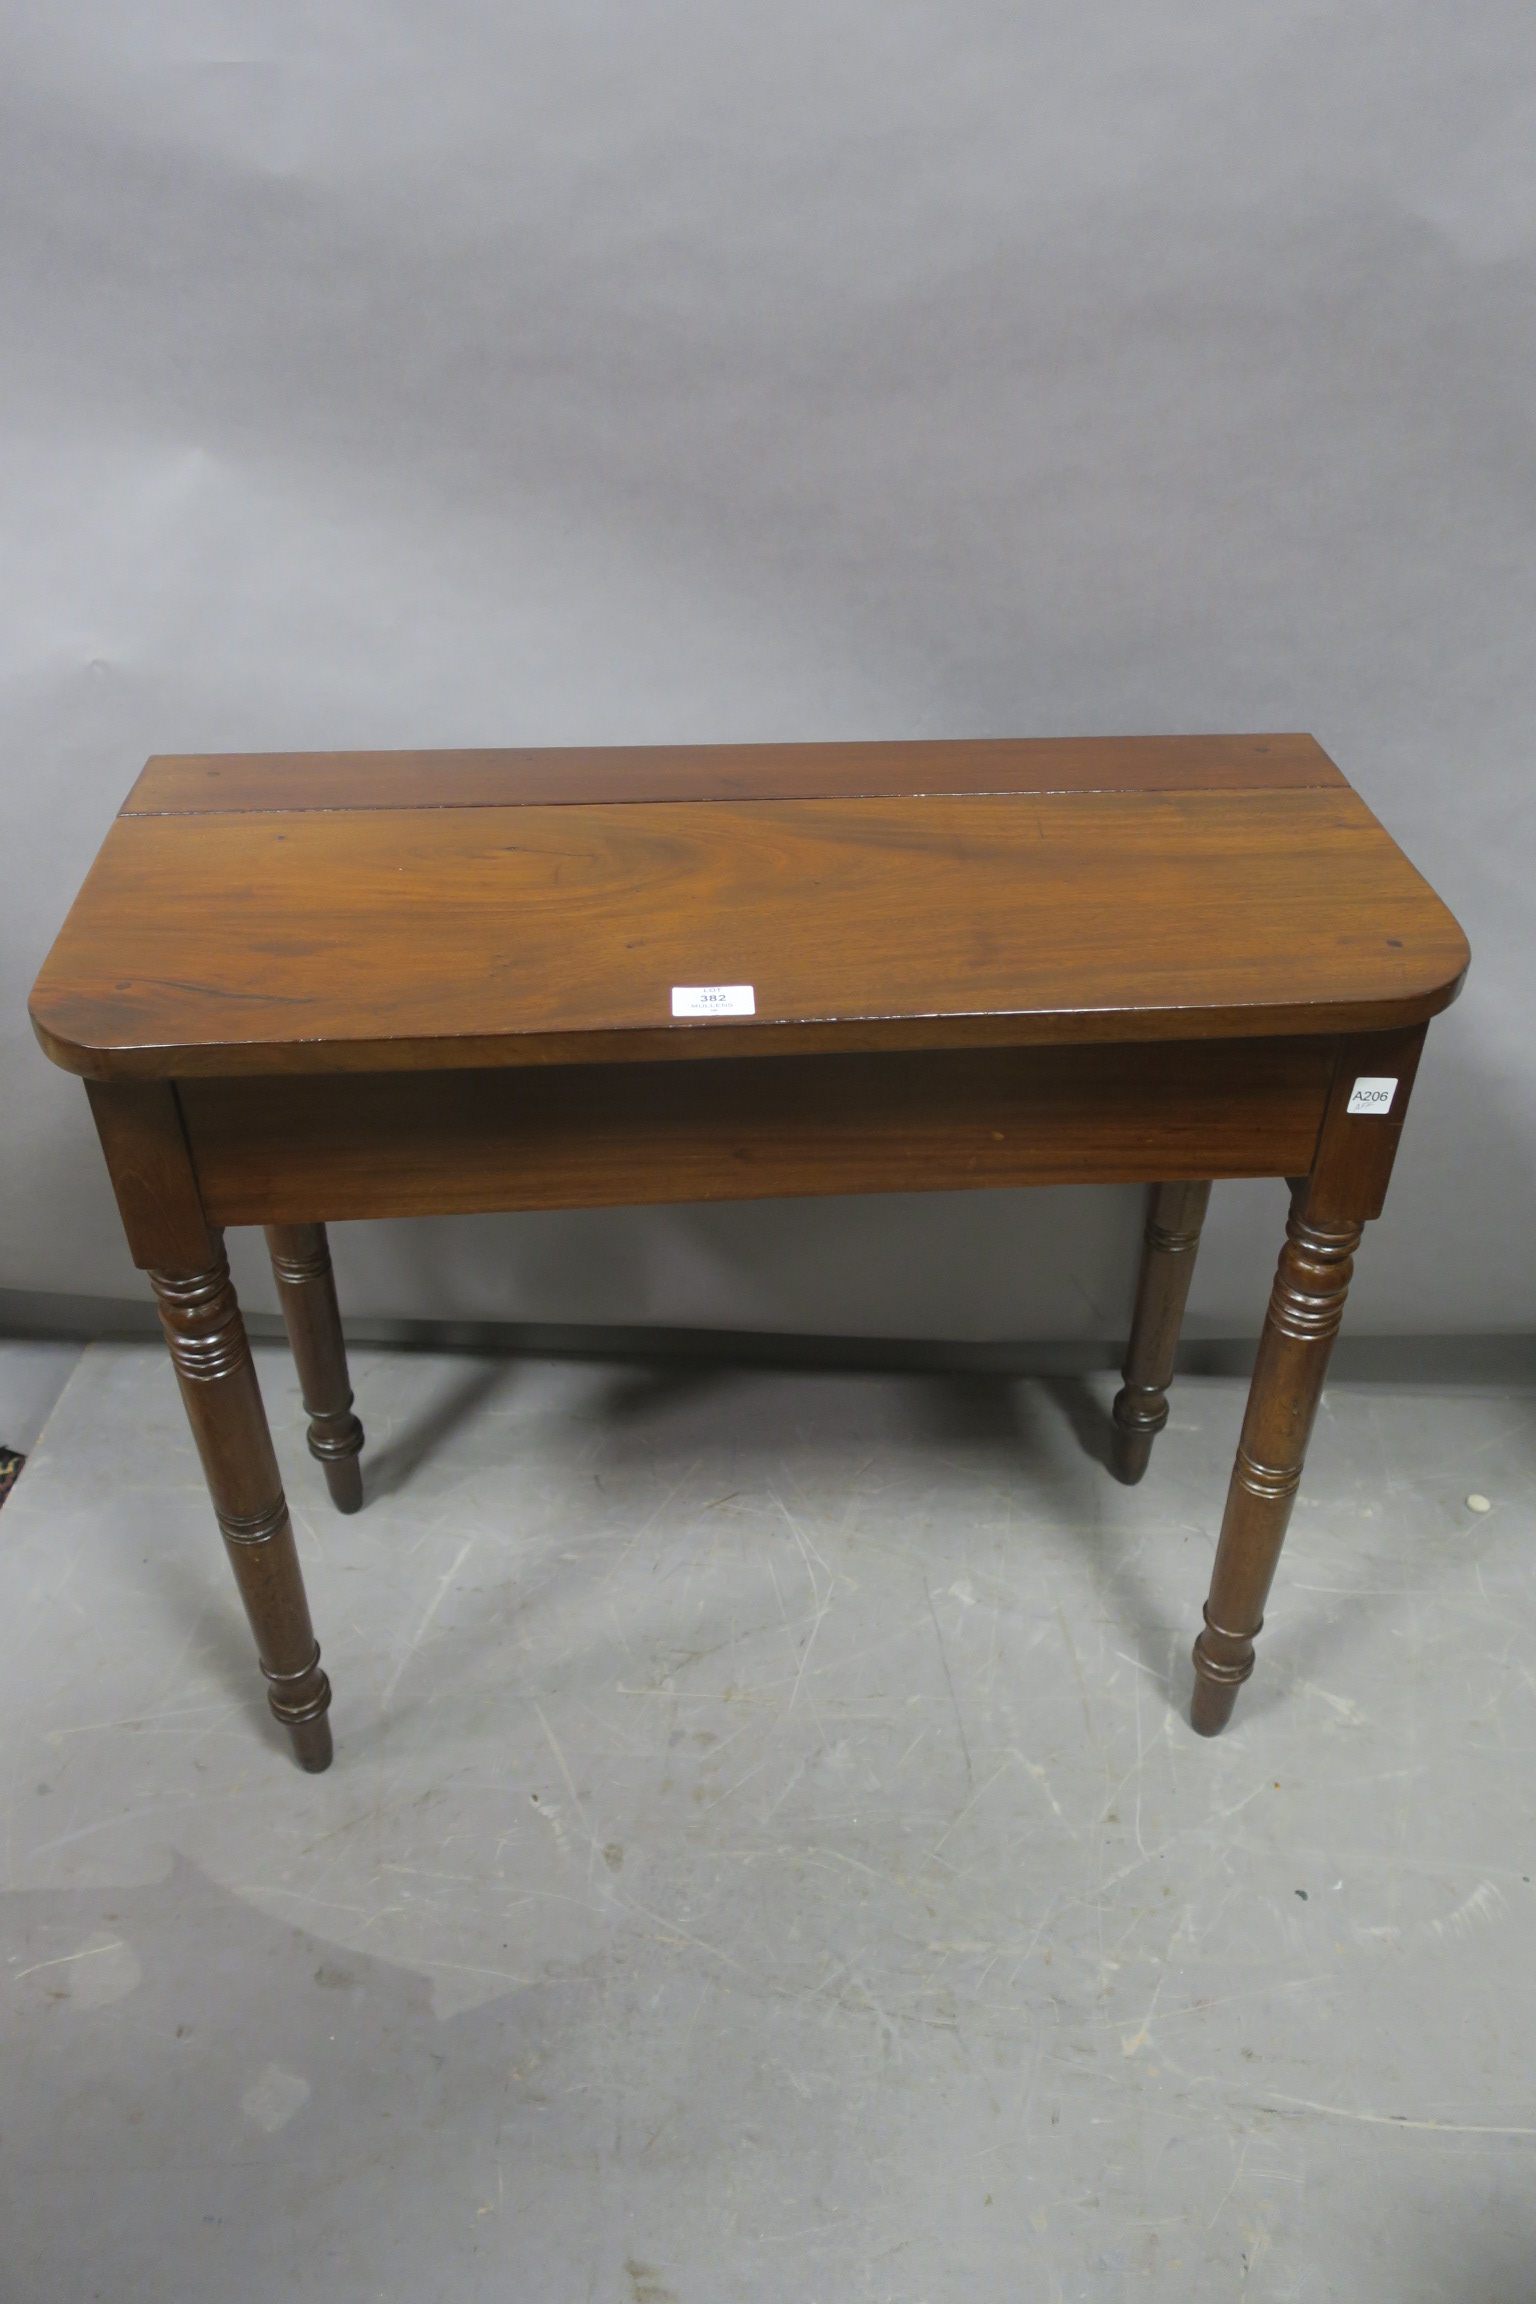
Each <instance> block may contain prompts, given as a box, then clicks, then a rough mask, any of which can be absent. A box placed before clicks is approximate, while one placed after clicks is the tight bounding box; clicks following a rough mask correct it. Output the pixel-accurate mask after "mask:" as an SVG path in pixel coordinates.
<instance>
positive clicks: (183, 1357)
mask: <svg viewBox="0 0 1536 2304" xmlns="http://www.w3.org/2000/svg"><path fill="white" fill-rule="evenodd" d="M215 1239H217V1235H215ZM149 1277H150V1281H151V1283H152V1284H153V1287H154V1291H155V1295H156V1298H157V1299H158V1302H159V1307H160V1320H161V1324H162V1326H163V1327H164V1329H165V1335H166V1341H167V1343H168V1344H169V1345H170V1348H171V1359H172V1362H173V1363H174V1365H175V1369H176V1379H177V1382H178V1383H179V1384H180V1386H181V1397H182V1400H183V1402H184V1403H185V1405H186V1411H187V1417H188V1421H189V1422H190V1424H191V1426H192V1434H193V1438H194V1439H195V1440H196V1442H197V1449H198V1454H199V1455H200V1456H201V1458H202V1461H203V1471H204V1473H205V1474H206V1476H207V1480H208V1491H209V1494H210V1496H211V1497H212V1499H213V1508H214V1512H215V1514H216V1515H217V1518H218V1523H219V1527H220V1529H221V1530H222V1531H223V1535H224V1547H225V1550H226V1552H227V1553H228V1555H229V1562H230V1566H231V1567H232V1568H233V1570H234V1572H235V1582H236V1584H237V1585H238V1587H239V1590H240V1597H241V1599H242V1600H243V1601H244V1603H245V1612H246V1615H247V1616H248V1617H249V1619H250V1624H251V1630H252V1631H253V1632H254V1634H255V1635H256V1652H257V1655H258V1657H259V1659H260V1663H261V1669H262V1671H263V1673H264V1674H265V1675H266V1679H267V1701H268V1703H269V1704H270V1706H271V1708H272V1713H273V1717H274V1718H275V1719H277V1720H279V1721H281V1723H282V1725H283V1726H284V1727H285V1728H286V1729H287V1730H288V1733H289V1736H290V1738H291V1739H292V1743H293V1749H294V1755H295V1757H296V1759H297V1760H298V1762H299V1765H300V1767H301V1768H307V1769H309V1770H310V1771H312V1772H317V1771H318V1770H320V1769H322V1768H328V1767H329V1766H330V1761H331V1728H330V1722H329V1720H328V1719H327V1718H326V1712H327V1708H328V1706H329V1704H330V1701H331V1689H330V1683H329V1681H328V1680H327V1679H326V1676H325V1674H324V1673H323V1672H322V1671H321V1669H320V1647H319V1643H318V1642H317V1640H316V1639H315V1634H314V1628H313V1626H312V1625H311V1623H310V1620H309V1602H308V1600H307V1599H306V1598H305V1594H304V1578H303V1575H302V1573H301V1571H300V1568H299V1556H298V1553H297V1551H296V1550H295V1548H294V1541H293V1526H292V1523H291V1521H290V1520H289V1517H288V1505H287V1501H286V1499H285V1497H284V1495H283V1485H282V1481H281V1479H280V1477H279V1475H278V1469H277V1458H276V1456H275V1455H274V1454H273V1450H272V1435H271V1433H270V1431H269V1430H268V1429H267V1418H266V1411H265V1409H264V1408H263V1407H262V1404H261V1393H260V1390H259V1389H258V1387H257V1383H256V1370H255V1368H254V1366H253V1365H252V1362H251V1353H250V1346H249V1345H248V1343H247V1342H246V1335H245V1323H244V1321H243V1320H242V1319H241V1317H240V1307H239V1304H238V1303H237V1302H236V1299H235V1291H234V1286H233V1284H232V1282H231V1280H230V1277H229V1265H228V1262H227V1261H226V1259H225V1256H224V1252H223V1247H222V1243H221V1244H220V1245H219V1250H218V1260H217V1262H216V1263H214V1264H213V1265H211V1266H209V1267H208V1269H207V1270H206V1271H202V1272H151V1273H150V1275H149Z"/></svg>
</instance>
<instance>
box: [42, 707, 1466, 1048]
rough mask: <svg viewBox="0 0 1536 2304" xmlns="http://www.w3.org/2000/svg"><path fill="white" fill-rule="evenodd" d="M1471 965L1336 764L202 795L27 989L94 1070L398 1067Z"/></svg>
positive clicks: (1456, 972) (1417, 975)
mask: <svg viewBox="0 0 1536 2304" xmlns="http://www.w3.org/2000/svg"><path fill="white" fill-rule="evenodd" d="M1018 749H1021V750H1022V749H1024V748H1022V747H1020V748H1018ZM1123 749H1124V751H1125V753H1126V755H1127V757H1128V758H1132V759H1134V757H1135V755H1136V750H1137V747H1136V745H1135V744H1134V743H1131V742H1127V744H1126V745H1125V746H1124V747H1123ZM1129 772H1130V771H1129V770H1127V771H1126V773H1127V774H1129ZM1041 773H1042V775H1044V770H1042V771H1041ZM1466 960H1467V949H1466V943H1465V939H1464V938H1463V937H1462V935H1461V931H1460V930H1459V928H1458V927H1457V925H1456V923H1455V921H1454V920H1453V919H1452V918H1451V915H1450V914H1449V913H1448V912H1447V911H1446V909H1445V907H1444V906H1443V905H1442V904H1441V903H1440V901H1439V899H1438V898H1437V897H1436V896H1435V895H1434V894H1433V892H1432V891H1431V890H1430V889H1429V888H1428V886H1427V885H1426V884H1425V882H1424V881H1423V880H1422V879H1421V878H1420V877H1419V875H1418V874H1417V873H1416V872H1415V871H1414V869H1413V867H1412V866H1411V865H1410V864H1409V863H1408V861H1407V859H1406V858H1405V857H1404V856H1403V855H1402V853H1401V851H1400V850H1399V849H1398V848H1397V847H1396V845H1395V844H1394V843H1393V841H1392V840H1391V839H1389V837H1388V836H1387V834H1386V833H1385V832H1384V831H1383V830H1382V828H1381V826H1380V825H1379V824H1378V823H1377V822H1376V820H1375V818H1374V817H1373V816H1372V815H1371V814H1370V812H1369V810H1368V809H1366V808H1365V807H1364V805H1363V804H1362V803H1361V801H1360V800H1358V799H1357V798H1356V796H1355V795H1354V793H1352V792H1351V791H1350V790H1349V789H1348V787H1347V786H1346V785H1344V784H1343V783H1342V782H1339V783H1325V784H1316V785H1302V786H1295V787H1289V788H1283V789H1271V788H1262V787H1257V786H1254V785H1252V784H1249V785H1247V786H1245V787H1244V788H1241V789H1234V788H1225V789H1217V788H1210V789H1204V790H1183V791H1171V790H1141V791H1125V790H1101V791H1092V792H1084V791H1077V792H1073V791H1056V790H1042V791H1040V792H1037V793H1022V792H1013V793H1006V794H981V795H976V796H969V797H967V796H957V795H953V794H949V795H939V796H926V797H923V796H907V797H895V798H880V799H864V800H860V799H797V800H742V801H735V800H730V801H727V800H720V801H715V802H711V803H708V804H705V803H703V802H699V801H693V802H674V801H666V802H653V801H649V800H633V801H630V802H627V803H624V804H622V805H611V804H599V803H592V802H580V803H575V802H573V803H571V804H568V805H563V806H559V807H549V806H543V805H533V804H525V805H518V806H515V807H508V806H502V805H493V804H489V803H488V804H485V805H478V806H450V807H426V806H400V807H388V808H368V807H363V806H360V805H359V806H346V807H330V808H325V807H322V808H311V809H293V810H282V809H269V810H253V809H233V810H228V811H210V810H203V811H192V812H187V813H181V814H137V815H125V816H122V817H120V818H119V819H118V821H117V822H116V824H115V825H114V826H113V828H112V831H111V833H110V834H109V836H108V839H107V842H106V845H105V847H104V848H103V850H102V852H101V854H100V856H99V857H98V858H97V861H96V863H95V865H94V866H93V868H92V871H91V874H90V876H89V878H88V879H87V881H86V884H85V887H84V888H83V890H82V892H81V894H80V897H79V898H78V900H77V902H76V904H75V906H74V909H73V910H72V912H71V914H70V916H69V919H68V921H67V923H66V924H65V927H64V929H63V931H62V933H61V935H60V937H59V939H58V942H57V943H56V944H55V946H54V949H53V951H52V953H51V954H50V956H49V958H48V961H47V963H46V964H45V966H44V969H43V972H42V974H41V976H40V977H39V979H38V983H37V986H36V988H35V991H34V993H33V1000H32V1016H33V1022H34V1026H35V1029H36V1030H37V1033H38V1036H39V1038H40V1039H41V1041H42V1043H43V1045H44V1047H45V1048H46V1049H47V1051H48V1053H49V1054H50V1055H51V1056H53V1057H54V1059H55V1060H56V1061H57V1062H59V1063H61V1064H64V1065H66V1066H67V1067H69V1068H71V1069H73V1070H76V1071H79V1072H82V1073H84V1074H86V1075H87V1076H88V1077H94V1078H120V1077H153V1078H164V1077H167V1076H174V1077H178V1078H190V1077H194V1076H197V1075H200V1074H212V1075H218V1076H225V1075H228V1074H230V1073H235V1072H250V1073H273V1072H288V1073H291V1072H297V1071H306V1070H320V1071H326V1072H337V1071H381V1070H390V1069H400V1070H411V1071H415V1070H421V1069H424V1068H426V1067H430V1066H438V1067H443V1068H449V1069H463V1068H468V1067H485V1066H490V1065H503V1064H505V1065H522V1064H533V1063H541V1062H545V1063H547V1062H557V1063H559V1062H563V1063H570V1062H581V1063H597V1062H614V1061H632V1060H642V1061H644V1060H650V1061H655V1060H665V1059H670V1058H675V1057H682V1056H701V1055H707V1056H709V1057H711V1058H717V1057H723V1056H726V1055H733V1054H734V1055H747V1056H764V1055H770V1054H787V1053H791V1052H841V1051H848V1050H854V1049H871V1050H883V1049H896V1048H901V1049H914V1048H935V1047H957V1046H966V1045H985V1046H996V1045H999V1044H1005V1043H1013V1044H1020V1045H1030V1044H1037V1045H1038V1044H1050V1043H1053V1042H1054V1043H1065V1042H1071V1043H1080V1042H1082V1041H1085V1040H1098V1041H1114V1042H1125V1041H1135V1040H1147V1039H1164V1040H1168V1039H1173V1040H1187V1039H1197V1038H1204V1039H1211V1038H1226V1037H1251V1036H1254V1035H1270V1034H1274V1035H1278V1036H1288V1035H1294V1034H1296V1033H1298V1032H1312V1033H1322V1032H1329V1033H1336V1032H1341V1031H1362V1030H1368V1029H1372V1028H1392V1027H1397V1026H1402V1025H1405V1024H1410V1023H1415V1022H1418V1021H1421V1020H1423V1019H1424V1018H1426V1017H1428V1016H1430V1015H1432V1014H1434V1013H1435V1012H1436V1011H1437V1010H1438V1009H1439V1008H1441V1007H1443V1006H1444V1005H1445V1004H1446V1003H1447V1002H1448V1001H1449V1000H1450V999H1452V998H1453V997H1454V995H1455V992H1456V989H1457V986H1458V984H1459V982H1460V979H1461V975H1462V972H1463V970H1464V968H1465V966H1466ZM695 984H750V985H752V986H753V987H754V989H755V996H756V1013H755V1015H754V1016H753V1017H752V1018H751V1019H750V1020H741V1021H728V1020H725V1019H722V1018H709V1019H705V1020H702V1021H698V1020H694V1021H675V1020H674V1019H673V1018H672V1016H671V1013H670V1006H671V988H672V987H673V986H674V985H695Z"/></svg>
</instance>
